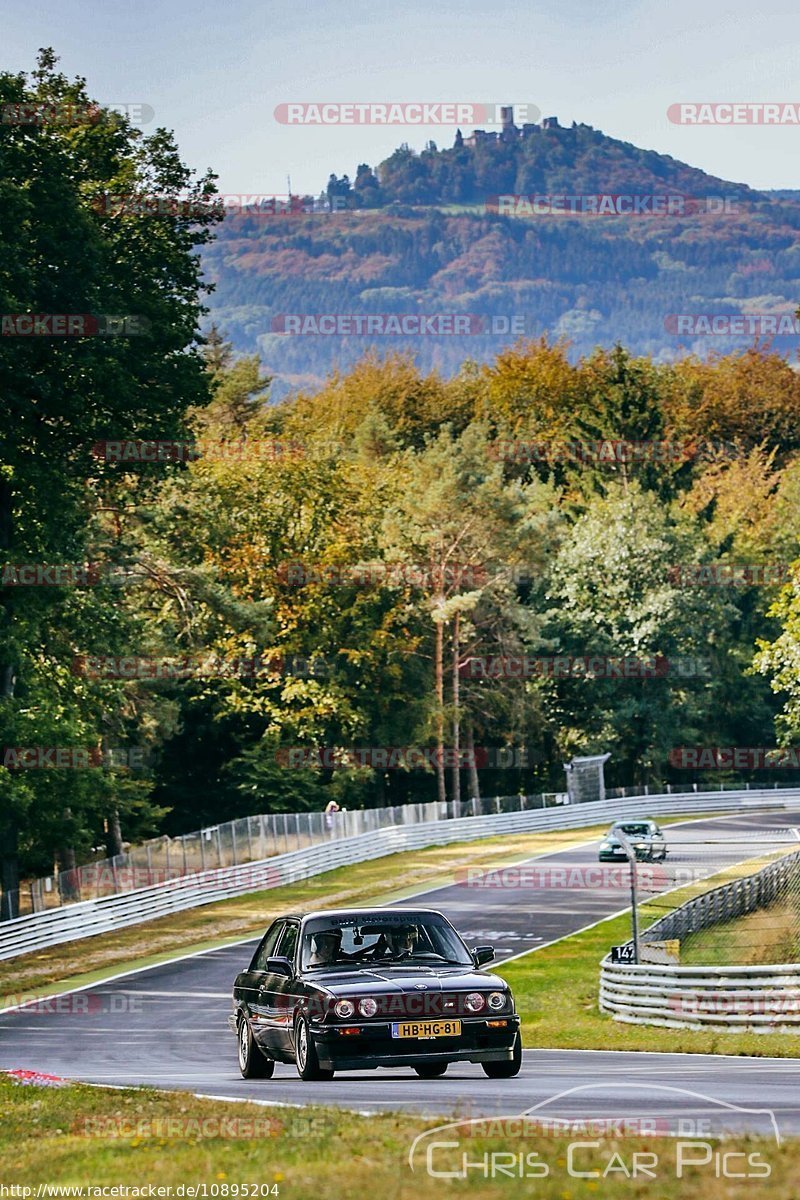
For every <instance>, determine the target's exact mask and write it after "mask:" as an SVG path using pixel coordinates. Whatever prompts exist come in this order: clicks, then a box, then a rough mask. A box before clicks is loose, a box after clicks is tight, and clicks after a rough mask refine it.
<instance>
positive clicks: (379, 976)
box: [305, 967, 507, 996]
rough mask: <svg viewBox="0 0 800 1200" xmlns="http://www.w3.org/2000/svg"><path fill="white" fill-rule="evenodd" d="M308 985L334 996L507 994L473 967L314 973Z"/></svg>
mask: <svg viewBox="0 0 800 1200" xmlns="http://www.w3.org/2000/svg"><path fill="white" fill-rule="evenodd" d="M305 980H306V983H308V984H310V985H311V986H316V987H318V988H322V989H324V990H325V991H326V992H330V993H331V994H332V995H334V996H340V995H341V996H353V995H361V994H362V993H366V994H368V995H371V994H373V993H374V992H381V993H384V994H385V993H387V992H388V993H399V992H408V991H412V992H413V991H423V990H424V991H428V992H450V991H465V992H469V991H479V990H487V991H492V990H494V991H498V992H502V991H505V990H506V988H507V984H505V983H504V982H503V980H502V979H500V978H499V977H498V976H497V975H490V974H488V972H486V971H476V970H473V969H471V968H470V967H438V968H437V967H365V968H363V969H361V970H358V971H325V970H321V971H312V972H309V973H308V974H307V975H306V976H305Z"/></svg>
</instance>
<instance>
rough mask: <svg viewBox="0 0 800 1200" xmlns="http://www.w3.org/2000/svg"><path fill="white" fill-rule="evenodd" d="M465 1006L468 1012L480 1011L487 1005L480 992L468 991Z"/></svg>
mask: <svg viewBox="0 0 800 1200" xmlns="http://www.w3.org/2000/svg"><path fill="white" fill-rule="evenodd" d="M464 1007H465V1008H466V1010H467V1012H471V1013H478V1012H480V1011H481V1009H482V1008H485V1007H486V1000H485V999H484V997H483V996H482V995H481V993H480V992H468V993H467V997H466V999H465V1000H464Z"/></svg>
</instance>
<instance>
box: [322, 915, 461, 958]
mask: <svg viewBox="0 0 800 1200" xmlns="http://www.w3.org/2000/svg"><path fill="white" fill-rule="evenodd" d="M394 963H416V964H419V965H420V966H422V965H425V964H428V965H430V966H434V965H437V966H441V965H442V964H443V963H444V964H452V965H453V966H460V967H466V966H472V965H473V961H472V957H471V955H470V953H469V951H468V950H467V948H466V946H465V945H464V943H463V942H462V941H461V938H460V937H459V936H458V934H457V933H456V931H455V930H454V929H453V927H452V925H450V923H449V922H448V921H446V920H445V919H444V917H440V916H436V915H434V914H431V913H401V912H398V913H391V914H383V913H375V914H369V913H367V914H360V913H359V914H353V915H352V916H342V917H314V918H313V919H312V920H310V921H308V922H307V924H306V926H305V929H304V931H303V950H302V957H301V968H302V969H303V970H314V969H316V968H323V967H327V968H352V967H353V966H360V965H362V964H363V965H364V966H371V965H374V964H381V965H382V966H384V967H386V966H392V965H393V964H394Z"/></svg>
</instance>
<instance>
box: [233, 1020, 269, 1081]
mask: <svg viewBox="0 0 800 1200" xmlns="http://www.w3.org/2000/svg"><path fill="white" fill-rule="evenodd" d="M236 1040H237V1043H238V1056H239V1070H240V1072H241V1075H242V1079H269V1078H270V1077H271V1075H272V1073H273V1072H274V1070H275V1063H274V1062H273V1061H272V1059H271V1058H265V1056H264V1055H263V1054H262V1053H261V1051H260V1050H259V1048H258V1046H257V1045H256V1041H255V1038H254V1037H253V1033H252V1030H251V1029H250V1024H249V1022H248V1021H247V1019H246V1017H239V1029H238V1032H237V1035H236Z"/></svg>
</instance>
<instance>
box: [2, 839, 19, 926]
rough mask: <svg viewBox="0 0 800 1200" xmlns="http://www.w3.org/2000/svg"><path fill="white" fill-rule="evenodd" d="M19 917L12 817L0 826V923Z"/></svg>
mask: <svg viewBox="0 0 800 1200" xmlns="http://www.w3.org/2000/svg"><path fill="white" fill-rule="evenodd" d="M18 916H19V857H18V830H17V823H16V821H15V820H14V818H13V817H11V816H8V817H7V818H6V819H5V820H4V821H3V822H2V824H0V921H11V920H12V919H13V918H14V917H18Z"/></svg>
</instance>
